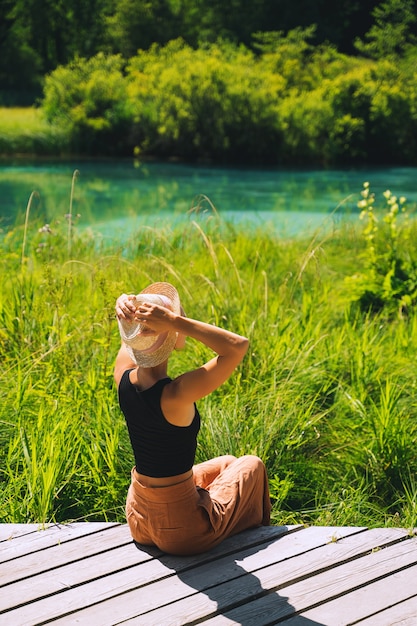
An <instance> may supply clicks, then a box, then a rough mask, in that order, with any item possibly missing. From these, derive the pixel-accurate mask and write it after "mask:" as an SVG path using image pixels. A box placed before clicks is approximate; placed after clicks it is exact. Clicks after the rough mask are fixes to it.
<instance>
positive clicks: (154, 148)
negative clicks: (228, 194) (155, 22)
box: [43, 28, 417, 164]
mask: <svg viewBox="0 0 417 626" xmlns="http://www.w3.org/2000/svg"><path fill="white" fill-rule="evenodd" d="M313 34H314V28H310V29H306V30H300V29H296V30H294V31H291V32H290V33H288V35H287V36H285V37H284V36H282V35H280V34H279V33H275V34H272V33H270V34H268V36H266V35H265V34H264V35H261V34H259V35H258V37H257V48H258V52H257V53H255V52H254V51H251V50H250V49H248V48H246V47H244V46H239V47H236V46H235V45H233V44H230V43H225V42H223V43H222V42H218V43H215V44H211V45H206V46H204V47H201V48H198V49H193V48H191V47H190V46H189V45H188V44H186V43H185V42H184V41H183V40H181V39H180V40H175V41H171V42H170V43H168V44H167V45H166V46H163V47H160V46H157V45H154V46H152V47H151V48H150V49H149V50H147V51H139V52H138V53H137V54H136V55H135V56H133V57H131V58H130V59H129V61H128V62H125V61H123V59H122V57H121V56H108V55H104V54H102V53H100V54H99V55H97V56H95V57H92V58H90V59H77V60H76V61H74V62H72V63H71V64H69V65H68V66H66V67H59V68H58V69H57V70H55V71H54V72H53V73H52V74H50V75H49V76H48V77H47V78H46V83H45V97H44V100H43V110H44V112H45V114H46V116H47V118H48V120H49V121H50V122H51V123H53V124H55V125H56V126H57V127H58V128H59V129H60V130H61V131H62V129H64V130H65V132H66V133H67V134H68V136H69V141H70V143H71V149H72V151H74V152H86V153H89V154H108V155H110V154H111V155H128V156H130V155H132V154H133V153H135V154H136V155H152V156H157V157H163V158H165V157H170V156H176V157H179V158H185V159H213V160H216V161H217V162H220V161H228V162H236V161H244V162H252V163H272V164H276V163H286V164H288V163H296V164H300V163H312V162H316V163H321V164H323V163H324V164H326V163H335V162H345V163H346V162H358V161H370V162H373V163H376V162H382V163H392V162H395V163H414V162H416V160H417V74H416V71H415V61H416V59H417V54H416V51H417V48H411V49H410V50H409V51H408V52H407V54H404V56H403V57H402V58H401V59H399V58H397V57H395V56H392V57H386V58H383V59H358V58H355V57H352V56H347V55H344V54H341V53H339V52H337V51H336V50H335V49H334V48H333V47H332V46H329V45H322V46H320V47H314V46H312V45H311V42H310V40H311V37H312V36H313Z"/></svg>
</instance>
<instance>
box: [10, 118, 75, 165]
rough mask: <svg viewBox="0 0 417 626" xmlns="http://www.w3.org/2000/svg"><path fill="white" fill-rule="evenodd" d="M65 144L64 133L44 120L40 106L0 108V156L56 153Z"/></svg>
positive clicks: (59, 152) (52, 154)
mask: <svg viewBox="0 0 417 626" xmlns="http://www.w3.org/2000/svg"><path fill="white" fill-rule="evenodd" d="M66 147H67V139H66V137H65V135H64V134H63V132H62V131H61V130H59V129H57V128H56V127H55V126H53V125H51V124H49V123H48V122H47V121H46V120H45V119H44V117H43V114H42V111H41V109H38V108H35V107H7V108H6V107H0V155H3V156H5V155H13V156H21V155H27V156H31V155H37V156H58V155H61V154H65V152H66Z"/></svg>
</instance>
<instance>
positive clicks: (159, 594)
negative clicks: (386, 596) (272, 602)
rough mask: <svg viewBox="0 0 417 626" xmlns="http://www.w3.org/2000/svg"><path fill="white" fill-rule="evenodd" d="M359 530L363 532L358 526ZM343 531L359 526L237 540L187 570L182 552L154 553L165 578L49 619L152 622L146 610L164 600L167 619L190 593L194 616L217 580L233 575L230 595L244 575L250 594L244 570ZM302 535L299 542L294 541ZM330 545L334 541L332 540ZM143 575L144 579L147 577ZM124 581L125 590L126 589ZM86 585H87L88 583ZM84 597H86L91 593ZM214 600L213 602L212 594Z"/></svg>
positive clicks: (251, 581) (251, 582) (254, 583)
mask: <svg viewBox="0 0 417 626" xmlns="http://www.w3.org/2000/svg"><path fill="white" fill-rule="evenodd" d="M360 530H361V531H363V529H360ZM343 532H345V533H346V534H357V533H358V532H359V530H358V529H357V528H349V529H348V528H345V529H336V528H334V529H332V528H324V527H321V528H320V527H312V528H308V529H303V530H302V531H299V532H297V533H295V534H292V535H288V534H287V535H284V536H282V537H281V538H280V539H278V540H277V539H275V540H273V541H270V542H269V543H267V544H265V545H261V546H252V547H247V548H245V547H244V544H243V543H241V546H240V548H241V550H240V551H238V552H233V553H231V554H228V555H227V556H224V557H222V558H219V559H217V560H215V561H212V562H202V563H200V565H199V566H195V565H194V566H193V567H192V568H191V569H190V568H189V567H188V566H187V560H188V557H187V558H184V557H182V558H181V557H180V559H178V558H177V560H176V562H175V561H174V560H173V559H174V558H175V557H169V556H163V557H161V558H160V561H161V562H162V561H164V562H165V563H166V562H167V560H168V562H170V564H171V566H173V567H172V570H171V575H170V577H168V578H165V579H159V580H155V581H154V582H152V583H151V584H147V585H145V586H139V585H136V588H135V586H134V585H132V584H131V583H129V582H127V581H126V583H127V584H126V585H125V588H124V590H126V593H125V594H124V596H123V606H121V605H120V599H119V598H113V597H112V596H113V595H114V594H109V599H108V600H107V601H105V602H102V603H100V604H93V603H91V607H88V608H87V605H86V608H85V609H82V610H81V607H79V608H78V607H77V609H76V608H75V607H74V606H73V607H72V608H73V610H78V612H77V613H75V615H74V616H71V615H67V616H65V617H63V619H62V620H59V619H56V620H54V623H55V624H56V625H57V626H58V624H66V625H70V624H76V623H79V620H82V621H83V622H84V623H90V622H92V621H93V620H96V621H97V623H100V625H101V626H105V625H107V624H108V625H113V624H115V623H117V622H118V621H125V620H127V619H131V618H133V617H134V618H135V623H136V622H137V623H142V622H140V621H137V620H138V618H137V616H138V615H139V614H140V615H143V614H145V613H146V615H145V617H144V621H143V623H144V624H146V626H148V624H151V623H153V622H150V621H149V619H150V613H149V611H152V610H154V609H157V608H158V607H159V606H160V605H161V603H164V605H168V604H169V605H170V606H169V607H168V609H165V617H166V613H167V612H168V614H169V619H171V617H172V615H175V616H176V615H177V604H175V605H174V604H171V603H174V602H177V601H178V600H182V599H184V598H190V597H191V598H192V602H194V604H195V605H196V606H197V607H198V610H197V613H198V616H199V617H201V615H203V616H205V615H206V606H203V612H202V610H201V609H202V603H203V605H204V602H205V600H207V599H208V600H210V593H211V592H210V589H211V588H213V587H214V588H216V589H217V588H218V587H220V588H222V585H221V584H220V585H219V583H221V582H225V584H230V582H229V581H230V580H231V579H232V580H234V581H236V579H237V582H234V584H233V585H234V586H233V590H232V594H233V596H234V594H235V593H238V594H240V586H241V581H242V577H246V583H247V584H246V585H245V587H244V593H245V594H246V593H254V592H256V589H257V590H259V580H258V579H257V578H256V576H253V575H250V576H249V577H247V570H248V569H251V568H257V567H262V566H263V565H264V564H265V562H268V560H269V561H271V560H272V561H273V562H274V563H277V562H278V563H279V564H280V565H279V566H278V568H279V567H280V566H282V563H283V562H285V560H286V559H291V560H292V557H293V556H294V553H295V552H297V553H298V554H300V555H304V554H305V553H306V551H307V553H310V552H311V551H314V546H315V547H317V546H323V545H326V544H329V542H331V541H332V538H333V537H334V535H335V533H343ZM303 536H304V541H300V539H302V537H303ZM237 537H239V536H237ZM225 543H226V542H225ZM285 544H286V545H285ZM335 545H337V542H336V543H335ZM260 552H261V555H260ZM208 554H210V553H208ZM147 565H148V564H146V563H145V564H144V565H143V566H142V567H141V568H140V569H141V570H143V569H144V568H145V567H146V566H147ZM141 573H142V572H141V571H140V572H138V573H137V574H138V575H141ZM135 576H136V574H135ZM148 580H150V578H149V579H148ZM106 584H107V582H106ZM119 584H120V580H119ZM129 585H130V589H131V591H128V588H129ZM86 587H88V585H87V586H86ZM236 587H237V589H236ZM119 589H120V586H119ZM202 589H204V594H201V593H199V592H200V591H201V590H202ZM86 591H87V589H86ZM216 593H217V592H216ZM207 594H208V595H207ZM197 596H198V597H197ZM89 597H90V602H91V598H92V594H91V593H90V594H89ZM229 599H230V598H229ZM214 602H217V596H216V599H215V601H214ZM188 608H189V607H187V610H188ZM209 610H210V611H211V612H212V611H213V606H212V605H210V607H209ZM171 614H172V615H171ZM165 617H164V619H165ZM193 617H194V616H193ZM157 619H159V618H157ZM181 622H182V616H181V617H179V618H178V620H177V621H176V622H175V623H178V624H181ZM155 623H157V624H158V626H161V624H165V622H164V621H163V620H162V621H156V622H155Z"/></svg>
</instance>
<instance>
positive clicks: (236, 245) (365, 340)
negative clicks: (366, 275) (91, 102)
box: [0, 215, 417, 528]
mask: <svg viewBox="0 0 417 626" xmlns="http://www.w3.org/2000/svg"><path fill="white" fill-rule="evenodd" d="M62 228H64V229H65V227H62ZM411 228H414V227H413V226H411ZM41 230H42V229H41ZM24 238H25V244H24V250H25V259H27V260H28V262H27V263H26V264H24V266H22V263H21V259H20V254H19V252H20V251H21V249H22V242H23V240H24ZM408 241H409V244H408V245H409V246H410V250H411V246H413V245H414V243H413V242H414V241H416V237H415V230H414V231H413V236H410V238H409V240H408ZM40 244H43V245H40ZM1 246H2V251H1V252H2V253H1V259H0V264H1V271H2V275H3V276H8V277H9V280H8V281H1V282H0V357H1V362H2V369H1V373H0V378H1V385H0V468H1V471H0V521H2V522H29V521H37V522H46V521H50V520H57V521H64V520H70V519H107V520H121V521H122V520H123V519H124V500H125V495H126V490H127V487H128V484H129V475H130V469H131V466H132V464H133V457H132V453H131V450H130V446H129V441H128V436H127V432H126V428H125V424H124V421H123V418H122V416H121V413H120V411H119V409H118V405H117V396H116V390H115V388H114V384H113V379H112V367H113V360H114V357H115V355H116V352H117V350H118V347H119V337H118V332H117V325H116V323H115V318H114V302H115V299H116V297H117V296H118V295H119V294H120V293H121V292H122V291H125V292H134V291H137V290H140V289H141V288H143V287H144V286H145V285H146V284H147V283H148V282H150V281H156V280H167V281H170V282H173V283H175V284H176V285H177V287H178V289H179V291H180V294H181V297H182V301H183V305H184V308H185V310H186V312H187V314H188V315H189V316H193V317H197V318H200V319H203V320H206V321H208V322H213V323H216V324H221V325H224V326H225V327H227V328H230V329H234V330H236V331H237V332H241V333H243V334H246V335H247V336H248V337H249V338H250V341H251V344H250V350H249V352H248V354H247V356H246V358H245V360H244V362H243V363H242V365H241V366H240V367H239V369H238V371H237V372H236V374H235V375H234V376H233V377H232V378H231V379H230V380H229V381H227V383H225V384H224V385H223V386H222V387H221V388H220V389H218V390H217V391H216V392H215V393H213V394H212V395H211V396H210V397H209V398H206V399H204V400H203V401H202V402H201V403H200V411H201V413H202V415H203V424H202V429H201V436H200V440H199V446H198V450H197V461H201V460H203V459H206V458H208V457H210V456H214V455H218V454H224V453H234V454H236V455H240V454H247V453H253V454H258V455H259V456H261V457H262V458H263V459H264V461H265V463H266V465H267V469H268V474H269V478H270V486H271V493H272V497H273V501H274V510H273V518H274V521H275V522H276V523H295V522H302V523H316V524H335V525H337V524H339V525H343V524H355V525H368V526H370V525H371V526H372V525H373V526H375V525H400V526H404V527H407V528H408V527H413V526H415V525H416V522H417V510H416V492H417V481H416V478H415V476H416V469H417V457H416V452H415V451H416V442H417V422H416V415H417V387H416V379H415V362H416V357H417V333H416V323H417V316H416V315H415V312H414V310H413V309H412V308H411V309H410V311H409V312H408V315H407V316H404V315H403V316H392V313H390V314H386V313H384V310H381V311H379V312H378V313H373V314H366V313H364V312H362V311H361V310H360V309H359V307H357V306H356V305H355V304H354V303H352V302H350V299H349V294H347V293H346V290H347V287H346V284H347V283H346V281H345V278H346V276H349V275H351V274H353V273H354V272H355V271H356V268H357V263H358V260H357V254H356V251H357V250H358V249H362V248H363V243H362V239H361V235H360V233H359V231H357V230H356V229H355V228H353V227H352V226H349V227H343V226H341V227H340V230H339V231H338V232H337V233H336V232H335V233H333V235H331V236H330V235H326V236H323V237H322V238H321V237H320V233H317V235H316V236H315V237H314V239H312V240H308V241H300V240H290V241H282V240H276V239H275V238H274V236H273V235H271V234H270V233H268V232H263V231H261V230H259V231H256V232H255V231H252V232H248V231H246V232H245V230H244V229H243V228H240V227H236V226H232V225H230V224H228V223H225V222H222V221H221V220H220V218H219V217H218V216H217V215H214V216H212V217H210V218H207V219H204V218H201V219H199V220H197V219H195V216H191V218H190V222H189V223H188V224H186V225H185V226H184V225H182V226H181V227H172V228H171V227H170V226H168V225H167V226H166V227H165V228H161V229H158V230H154V229H149V228H144V229H143V230H140V231H139V232H137V233H132V236H131V237H130V238H129V239H127V240H126V241H125V242H124V243H123V244H119V243H114V244H112V245H110V247H108V248H106V249H105V250H104V249H103V250H101V249H100V244H99V243H98V239H96V238H95V237H94V235H91V236H90V237H89V238H82V237H80V236H78V235H77V233H76V231H74V232H72V233H71V249H70V251H71V258H70V259H69V260H68V232H59V231H58V230H57V229H56V228H51V232H45V231H44V232H41V233H40V232H39V224H35V223H31V221H30V220H29V223H28V224H27V225H26V228H24V227H22V228H21V229H20V228H17V227H16V228H15V229H14V230H13V231H11V232H10V233H8V234H7V235H6V236H5V237H4V239H3V241H2V242H1ZM352 250H353V251H352ZM207 356H208V351H207V349H206V348H205V347H204V346H202V345H201V344H198V343H197V342H194V341H193V340H190V339H188V340H187V348H186V349H185V351H183V352H178V353H175V354H174V356H173V361H172V364H171V366H170V368H171V369H170V374H171V375H173V376H174V375H176V374H177V373H179V372H181V371H183V369H184V368H185V367H190V365H191V366H192V365H196V366H197V365H199V364H200V363H201V361H202V359H205V358H206V357H207Z"/></svg>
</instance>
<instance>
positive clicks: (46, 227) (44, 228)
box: [38, 224, 52, 233]
mask: <svg viewBox="0 0 417 626" xmlns="http://www.w3.org/2000/svg"><path fill="white" fill-rule="evenodd" d="M38 232H39V233H52V230H51V227H50V226H49V224H45V225H44V226H42V228H40V229H39V231H38Z"/></svg>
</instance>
